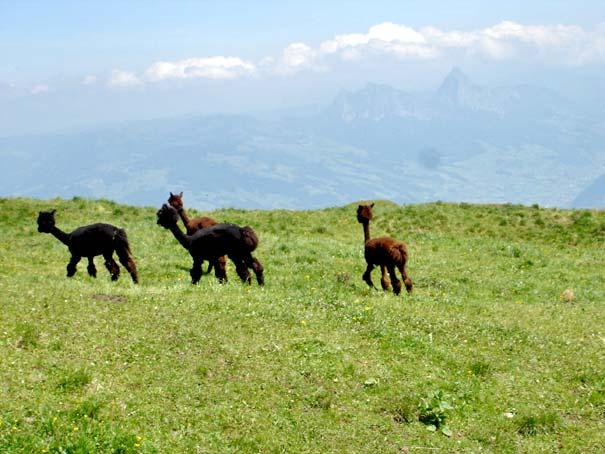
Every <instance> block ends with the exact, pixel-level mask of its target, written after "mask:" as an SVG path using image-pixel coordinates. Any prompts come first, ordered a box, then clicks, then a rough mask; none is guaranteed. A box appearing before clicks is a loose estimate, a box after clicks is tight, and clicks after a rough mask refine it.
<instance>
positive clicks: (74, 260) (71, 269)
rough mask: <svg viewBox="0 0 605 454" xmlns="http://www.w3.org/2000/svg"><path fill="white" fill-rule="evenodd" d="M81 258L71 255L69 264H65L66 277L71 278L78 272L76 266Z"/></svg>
mask: <svg viewBox="0 0 605 454" xmlns="http://www.w3.org/2000/svg"><path fill="white" fill-rule="evenodd" d="M81 258H82V257H80V256H79V255H72V256H71V259H69V263H68V264H67V277H72V276H73V275H74V274H76V271H78V269H77V266H78V262H79V261H80V259H81Z"/></svg>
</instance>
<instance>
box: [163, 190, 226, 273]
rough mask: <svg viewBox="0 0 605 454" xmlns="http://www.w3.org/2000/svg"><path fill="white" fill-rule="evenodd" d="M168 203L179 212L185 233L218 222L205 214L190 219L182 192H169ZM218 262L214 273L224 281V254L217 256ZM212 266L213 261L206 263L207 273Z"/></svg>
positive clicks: (192, 232) (188, 233)
mask: <svg viewBox="0 0 605 454" xmlns="http://www.w3.org/2000/svg"><path fill="white" fill-rule="evenodd" d="M168 204H169V205H170V206H171V207H172V208H174V209H175V210H176V211H177V212H178V213H179V216H180V218H181V220H182V221H183V224H184V225H185V229H186V230H187V235H193V234H194V233H195V232H197V231H198V230H199V229H205V228H207V227H211V226H213V225H216V224H218V222H216V221H215V220H214V219H212V218H209V217H207V216H202V217H198V218H193V219H191V218H190V217H189V216H188V215H187V212H186V211H185V207H184V206H183V193H182V192H181V193H180V194H173V193H172V192H171V193H170V197H168ZM218 264H219V267H220V269H219V268H216V267H215V269H214V274H215V275H216V277H217V278H219V276H222V278H219V280H225V281H226V280H227V258H226V257H225V256H224V255H223V256H221V257H219V258H218ZM212 267H213V263H212V262H210V264H209V265H208V269H207V270H206V273H209V272H210V271H211V270H212Z"/></svg>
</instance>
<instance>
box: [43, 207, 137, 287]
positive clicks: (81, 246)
mask: <svg viewBox="0 0 605 454" xmlns="http://www.w3.org/2000/svg"><path fill="white" fill-rule="evenodd" d="M56 211H57V210H52V211H40V213H39V214H38V232H42V233H50V234H52V235H53V236H54V237H55V238H57V239H58V240H59V241H61V243H63V244H65V245H66V246H67V247H68V248H69V252H71V259H70V260H69V263H68V264H67V277H72V276H73V275H74V274H76V271H77V269H76V266H77V265H78V262H79V261H80V259H81V258H82V257H86V258H88V267H87V270H88V274H90V275H91V276H92V277H97V269H96V268H95V263H94V258H95V257H96V256H97V255H102V256H103V258H105V267H106V268H107V270H108V271H109V273H110V274H111V280H112V281H115V280H117V279H118V277H119V276H120V267H119V266H118V264H117V263H116V261H115V260H114V259H113V252H114V251H115V252H116V254H117V255H118V258H119V259H120V263H121V264H122V265H123V266H124V268H126V269H127V270H128V272H129V273H130V276H131V277H132V281H133V282H134V283H135V284H138V282H139V277H138V275H137V267H136V265H135V263H134V260H133V258H132V253H131V252H130V245H129V244H128V238H127V237H126V231H125V230H123V229H119V228H118V227H115V226H113V225H111V224H92V225H86V226H83V227H78V228H77V229H76V230H74V231H73V232H71V233H65V232H63V231H62V230H61V229H59V228H58V227H57V226H56V225H55V212H56Z"/></svg>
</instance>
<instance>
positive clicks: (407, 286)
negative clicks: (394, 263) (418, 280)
mask: <svg viewBox="0 0 605 454" xmlns="http://www.w3.org/2000/svg"><path fill="white" fill-rule="evenodd" d="M399 271H400V272H401V277H402V278H403V283H404V284H405V289H406V290H407V292H408V293H412V287H413V284H412V280H411V279H410V276H408V273H407V269H406V266H405V263H404V264H403V265H399Z"/></svg>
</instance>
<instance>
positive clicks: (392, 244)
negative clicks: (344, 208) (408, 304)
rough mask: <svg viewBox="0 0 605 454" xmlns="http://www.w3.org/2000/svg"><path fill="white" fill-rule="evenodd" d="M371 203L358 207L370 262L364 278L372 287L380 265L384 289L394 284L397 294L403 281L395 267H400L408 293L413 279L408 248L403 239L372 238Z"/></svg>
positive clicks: (394, 290)
mask: <svg viewBox="0 0 605 454" xmlns="http://www.w3.org/2000/svg"><path fill="white" fill-rule="evenodd" d="M373 207H374V204H373V203H372V204H371V205H359V206H358V207H357V221H359V222H360V223H361V224H362V225H363V239H364V256H365V259H366V262H367V264H368V266H367V268H366V270H365V272H364V273H363V280H364V281H365V282H366V283H367V284H368V285H369V286H370V287H372V288H376V287H374V283H373V282H372V276H371V274H372V270H373V269H374V267H375V266H380V270H381V272H382V277H381V279H380V284H381V285H382V288H383V289H384V290H388V289H389V286H390V283H392V284H393V292H394V293H395V295H399V294H400V293H401V281H400V280H399V279H398V278H397V274H396V272H395V269H398V270H399V272H400V273H401V277H402V278H403V283H404V284H405V289H406V290H407V291H408V293H411V292H412V280H411V279H410V277H409V276H408V275H407V269H406V263H407V261H408V249H407V247H406V245H405V244H404V243H402V242H401V241H397V240H394V239H393V238H390V237H388V236H382V237H380V238H373V239H372V238H370V221H371V220H372V208H373ZM387 270H388V272H389V276H390V277H391V282H390V283H389V280H388V279H387Z"/></svg>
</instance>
